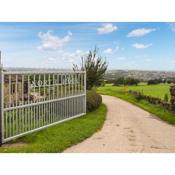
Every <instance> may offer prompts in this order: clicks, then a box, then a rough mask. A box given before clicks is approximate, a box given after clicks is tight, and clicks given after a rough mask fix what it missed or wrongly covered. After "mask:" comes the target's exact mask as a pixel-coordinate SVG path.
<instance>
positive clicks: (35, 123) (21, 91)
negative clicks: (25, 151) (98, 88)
mask: <svg viewBox="0 0 175 175" xmlns="http://www.w3.org/2000/svg"><path fill="white" fill-rule="evenodd" d="M0 75H1V79H0V82H1V84H0V99H1V103H0V104H1V105H0V107H1V108H0V112H1V113H0V114H1V115H0V121H1V122H0V129H1V130H0V140H1V143H4V142H7V141H10V140H12V139H14V138H17V137H20V136H23V135H25V134H28V133H31V132H34V131H37V130H40V129H43V128H46V127H48V126H51V125H54V124H57V123H60V122H63V121H66V120H69V119H72V118H75V117H79V116H82V115H84V114H85V113H86V73H85V72H83V71H61V72H60V71H56V70H55V71H44V70H42V71H41V70H35V71H5V70H3V69H1V73H0Z"/></svg>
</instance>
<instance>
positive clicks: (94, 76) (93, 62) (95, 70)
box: [73, 48, 108, 90]
mask: <svg viewBox="0 0 175 175" xmlns="http://www.w3.org/2000/svg"><path fill="white" fill-rule="evenodd" d="M107 67H108V64H107V62H106V61H105V60H104V59H103V58H102V57H101V56H100V55H98V51H97V48H95V49H94V50H92V51H89V53H88V55H87V56H84V57H82V58H81V65H80V68H79V67H78V65H75V64H74V65H73V70H82V71H84V70H85V71H86V87H87V89H88V90H90V89H92V88H93V87H94V86H99V85H101V84H102V83H103V82H104V74H105V72H106V70H107Z"/></svg>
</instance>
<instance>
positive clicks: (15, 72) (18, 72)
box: [3, 71, 85, 75]
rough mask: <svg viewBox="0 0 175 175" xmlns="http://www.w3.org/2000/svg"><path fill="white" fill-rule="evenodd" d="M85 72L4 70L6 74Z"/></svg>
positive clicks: (66, 72)
mask: <svg viewBox="0 0 175 175" xmlns="http://www.w3.org/2000/svg"><path fill="white" fill-rule="evenodd" d="M77 73H85V72H84V71H7V72H3V74H4V75H14V74H15V75H16V74H18V75H20V74H22V75H24V74H77Z"/></svg>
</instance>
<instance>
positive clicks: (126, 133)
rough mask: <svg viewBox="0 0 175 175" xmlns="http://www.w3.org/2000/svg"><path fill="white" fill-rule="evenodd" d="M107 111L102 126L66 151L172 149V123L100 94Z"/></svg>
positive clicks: (174, 145) (174, 130) (174, 140)
mask: <svg viewBox="0 0 175 175" xmlns="http://www.w3.org/2000/svg"><path fill="white" fill-rule="evenodd" d="M103 103H105V104H106V105H107V108H108V113H107V118H106V121H105V123H104V126H103V128H102V129H101V130H100V131H98V132H97V133H95V134H94V135H93V136H91V137H90V138H88V139H86V140H85V141H83V142H82V143H79V144H77V145H75V146H72V147H70V148H68V149H67V150H65V152H67V153H68V152H69V153H71V152H75V153H121V152H153V153H154V152H162V153H164V152H175V127H174V126H172V125H169V124H167V123H165V122H163V121H161V120H159V118H157V117H154V116H153V115H152V114H150V113H148V112H146V111H144V110H142V109H140V108H139V107H136V106H134V105H132V104H130V103H128V102H126V101H123V100H120V99H118V98H116V97H111V96H106V95H104V96H103Z"/></svg>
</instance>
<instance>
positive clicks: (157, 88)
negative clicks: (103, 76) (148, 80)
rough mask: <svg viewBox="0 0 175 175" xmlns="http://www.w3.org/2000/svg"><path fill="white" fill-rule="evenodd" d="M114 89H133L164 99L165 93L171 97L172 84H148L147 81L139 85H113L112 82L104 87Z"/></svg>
mask: <svg viewBox="0 0 175 175" xmlns="http://www.w3.org/2000/svg"><path fill="white" fill-rule="evenodd" d="M108 87H110V89H112V90H113V89H114V90H117V91H124V92H125V91H128V90H133V91H139V92H142V93H143V94H145V95H150V96H153V97H157V98H160V99H162V100H163V99H164V95H165V94H168V97H169V99H170V91H169V89H170V85H169V84H158V85H147V84H145V83H140V84H138V85H137V86H125V87H124V86H112V85H111V84H107V85H106V86H105V87H104V89H108Z"/></svg>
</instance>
